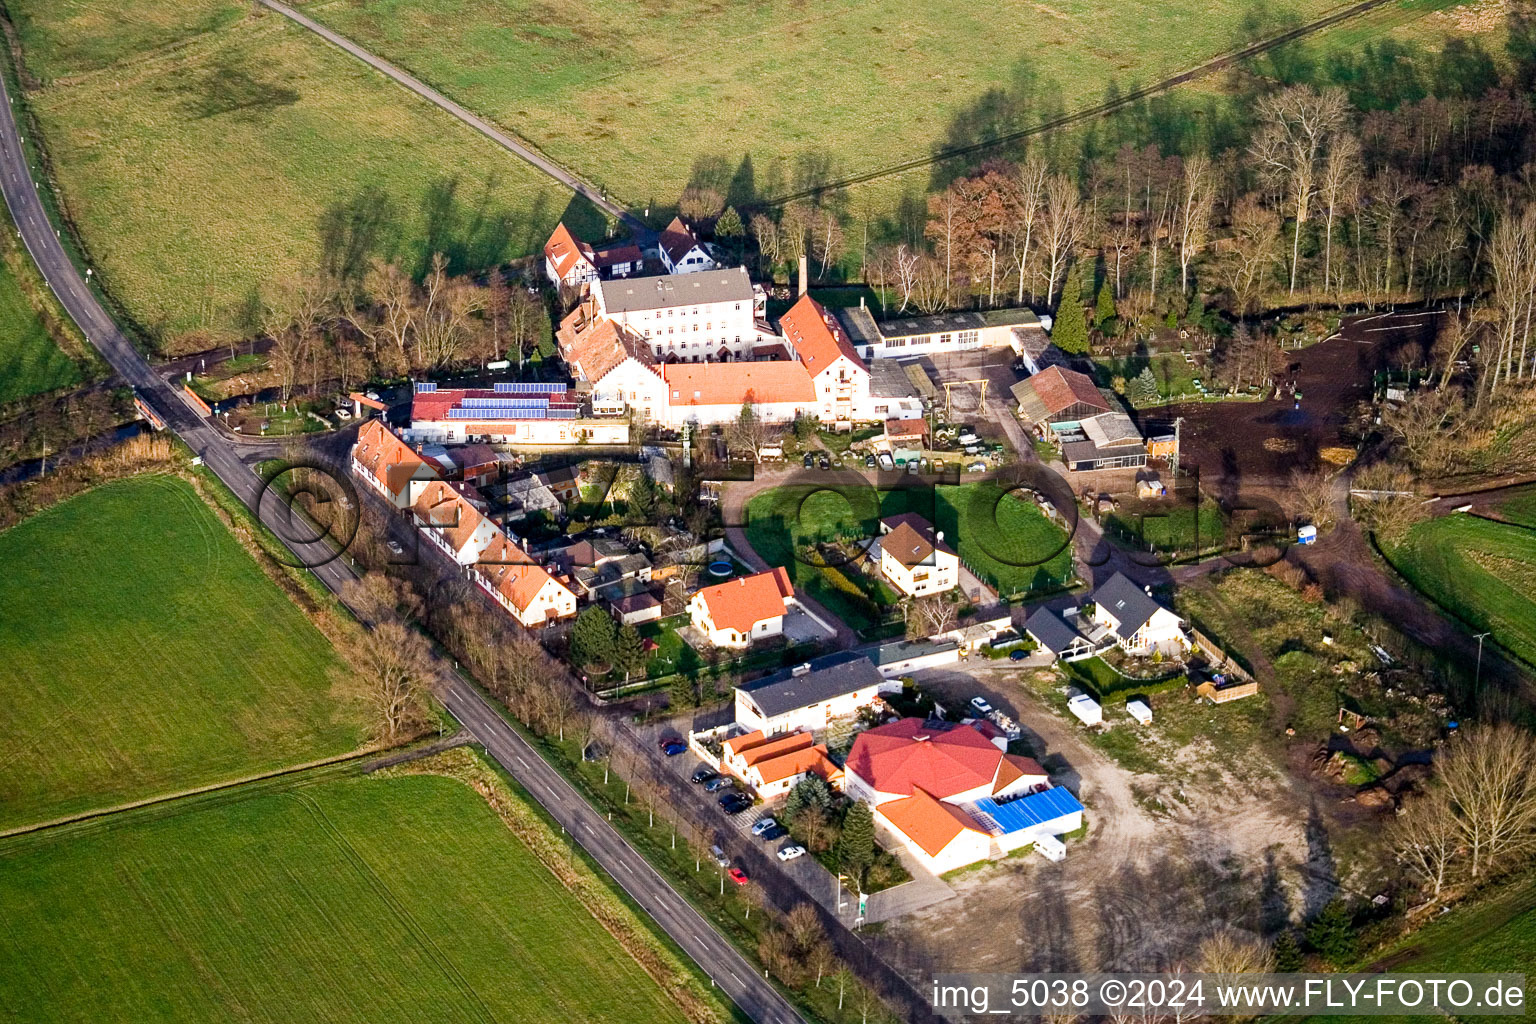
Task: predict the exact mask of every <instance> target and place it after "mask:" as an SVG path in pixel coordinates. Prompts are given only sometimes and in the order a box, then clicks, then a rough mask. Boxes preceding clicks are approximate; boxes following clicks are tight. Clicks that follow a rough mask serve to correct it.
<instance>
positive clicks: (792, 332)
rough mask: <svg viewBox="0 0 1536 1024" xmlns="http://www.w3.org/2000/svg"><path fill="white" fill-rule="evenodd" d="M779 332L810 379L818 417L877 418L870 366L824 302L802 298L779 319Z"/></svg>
mask: <svg viewBox="0 0 1536 1024" xmlns="http://www.w3.org/2000/svg"><path fill="white" fill-rule="evenodd" d="M779 333H780V334H782V335H783V336H784V341H785V344H787V345H788V346H789V348H790V351H791V352H793V353H794V356H795V358H796V359H797V360H799V362H800V364H801V365H802V366H804V367H805V369H806V372H807V373H809V374H810V376H811V386H812V390H813V391H814V393H815V403H816V410H815V411H816V415H817V416H819V417H820V419H821V420H822V422H823V423H837V422H847V421H850V420H855V419H860V420H866V419H874V418H875V416H874V415H873V403H872V402H871V401H870V390H869V367H867V366H865V365H864V363H863V361H862V360H861V359H860V358H859V354H858V353H857V352H856V351H854V347H853V344H852V342H850V341H849V340H848V335H847V334H846V332H844V330H843V327H842V325H841V324H839V323H838V322H837V318H836V317H834V316H833V315H832V314H831V313H828V312H827V310H826V308H825V307H823V306H822V304H821V303H819V302H817V301H816V300H815V299H813V298H811V297H810V296H809V295H801V296H800V298H799V300H797V301H796V302H795V304H794V305H793V306H791V307H790V309H789V311H788V312H787V313H785V314H784V315H783V316H782V317H781V318H780V319H779ZM880 418H882V419H883V418H884V417H883V416H882V417H880Z"/></svg>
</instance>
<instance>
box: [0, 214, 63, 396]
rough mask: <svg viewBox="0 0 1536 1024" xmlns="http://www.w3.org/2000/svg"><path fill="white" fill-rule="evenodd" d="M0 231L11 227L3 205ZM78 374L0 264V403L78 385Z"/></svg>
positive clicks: (11, 275) (17, 285) (0, 215)
mask: <svg viewBox="0 0 1536 1024" xmlns="http://www.w3.org/2000/svg"><path fill="white" fill-rule="evenodd" d="M0 230H5V231H12V230H14V229H13V228H12V227H11V221H10V218H9V217H7V216H4V209H3V207H0ZM82 377H83V375H82V373H81V372H80V367H79V366H78V365H77V364H76V363H75V361H74V360H73V359H71V358H69V356H67V355H65V354H64V353H63V351H61V350H60V348H59V346H58V344H57V343H56V342H55V341H54V340H53V338H51V337H50V336H49V334H48V329H47V328H46V327H44V326H43V324H42V321H40V320H39V319H38V318H37V311H36V310H34V309H33V308H32V304H31V303H30V302H28V301H27V297H26V295H24V294H23V293H22V290H21V285H20V284H18V283H17V281H16V275H14V274H13V273H11V270H10V268H9V267H7V266H6V265H5V264H4V263H0V405H4V404H5V403H6V402H14V401H15V400H16V399H18V398H25V397H27V396H28V395H36V394H41V393H43V392H45V391H53V390H55V389H57V388H66V387H69V386H70V385H72V384H78V383H80V381H81V379H82Z"/></svg>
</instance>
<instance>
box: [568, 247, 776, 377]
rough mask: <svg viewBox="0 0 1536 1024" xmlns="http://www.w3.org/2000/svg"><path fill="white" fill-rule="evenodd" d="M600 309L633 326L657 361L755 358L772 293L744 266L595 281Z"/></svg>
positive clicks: (594, 297) (597, 312)
mask: <svg viewBox="0 0 1536 1024" xmlns="http://www.w3.org/2000/svg"><path fill="white" fill-rule="evenodd" d="M592 300H593V303H594V314H595V315H596V316H601V317H604V318H606V319H609V320H612V321H613V322H614V323H617V324H620V325H622V326H624V327H627V328H629V329H630V330H631V331H633V332H634V333H635V334H636V335H637V336H639V337H640V338H641V339H643V340H644V342H645V344H646V345H648V346H650V348H651V352H652V354H653V355H654V356H655V358H656V361H657V362H679V363H703V362H712V361H723V360H728V359H750V358H751V357H752V350H753V349H754V348H755V347H756V346H757V345H758V343H759V334H760V333H764V332H765V331H766V329H764V332H760V330H759V327H758V321H759V320H760V319H761V317H762V316H763V313H764V310H765V309H766V304H767V297H766V296H765V295H764V293H763V290H762V289H761V288H759V287H757V286H755V285H753V284H752V281H751V280H750V279H749V278H748V277H747V272H746V271H745V270H744V269H742V268H741V267H733V268H732V269H730V270H708V271H701V272H698V273H692V274H680V275H667V276H665V277H631V278H624V279H619V280H612V281H595V282H593V284H592Z"/></svg>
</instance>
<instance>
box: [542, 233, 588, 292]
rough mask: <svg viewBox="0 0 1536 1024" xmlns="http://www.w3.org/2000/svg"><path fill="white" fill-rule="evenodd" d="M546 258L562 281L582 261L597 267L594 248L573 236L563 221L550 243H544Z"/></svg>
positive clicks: (551, 237) (550, 238) (551, 236)
mask: <svg viewBox="0 0 1536 1024" xmlns="http://www.w3.org/2000/svg"><path fill="white" fill-rule="evenodd" d="M544 258H545V259H547V260H549V262H550V263H551V264H553V265H554V268H555V273H556V274H558V275H560V278H561V280H564V279H565V276H566V275H567V274H569V273H570V272H571V268H572V267H574V266H576V264H577V263H578V262H579V261H581V260H586V261H587V262H588V263H590V264H592V265H593V266H594V267H596V265H597V263H596V261H595V260H594V258H593V254H592V247H591V246H590V245H588V244H587V243H585V242H583V241H580V240H578V239H577V238H576V236H575V235H573V234H571V232H570V229H569V228H567V227H566V226H565V222H564V221H561V222H560V223H559V224H556V225H555V230H554V233H553V234H551V235H550V236H549V241H547V242H545V243H544Z"/></svg>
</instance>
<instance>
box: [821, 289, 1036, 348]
mask: <svg viewBox="0 0 1536 1024" xmlns="http://www.w3.org/2000/svg"><path fill="white" fill-rule="evenodd" d="M837 318H838V320H839V321H841V323H842V326H843V329H844V330H845V331H846V332H847V334H848V338H849V340H850V341H851V342H852V343H853V345H854V346H855V347H856V348H857V349H858V350H859V353H860V354H861V355H862V356H863V357H864V358H865V359H901V358H905V357H907V356H925V355H948V354H951V353H956V352H970V351H974V350H976V349H983V348H1011V349H1013V350H1015V351H1018V352H1023V351H1024V350H1025V349H1026V348H1027V347H1028V345H1029V343H1030V341H1032V340H1037V339H1039V338H1043V337H1044V334H1045V332H1044V331H1043V330H1042V329H1041V327H1040V318H1039V317H1037V316H1035V314H1034V313H1033V312H1031V311H1030V310H1027V309H988V310H963V311H960V312H954V313H940V314H937V315H936V316H920V317H905V318H903V319H899V320H876V319H875V318H874V317H873V316H872V315H871V314H870V312H869V310H868V308H866V307H865V306H864V305H863V304H862V303H861V304H860V305H859V306H857V307H855V308H850V309H840V310H838V311H837Z"/></svg>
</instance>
